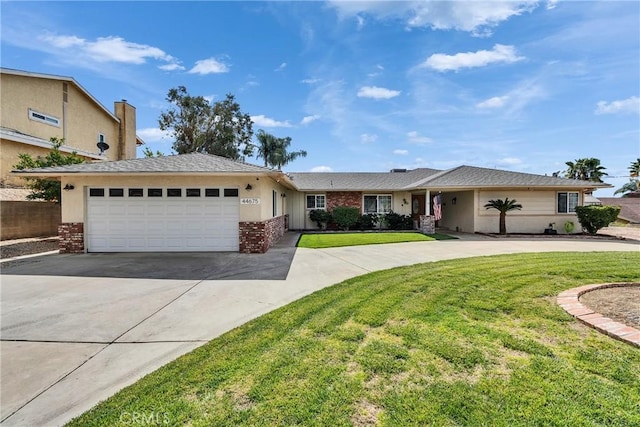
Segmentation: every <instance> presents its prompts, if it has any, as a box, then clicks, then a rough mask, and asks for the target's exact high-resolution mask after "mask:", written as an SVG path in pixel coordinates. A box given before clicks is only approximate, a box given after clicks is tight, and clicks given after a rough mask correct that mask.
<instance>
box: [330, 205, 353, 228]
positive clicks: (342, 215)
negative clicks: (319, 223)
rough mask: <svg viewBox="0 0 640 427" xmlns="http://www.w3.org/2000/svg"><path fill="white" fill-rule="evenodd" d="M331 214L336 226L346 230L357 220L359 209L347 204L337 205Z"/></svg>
mask: <svg viewBox="0 0 640 427" xmlns="http://www.w3.org/2000/svg"><path fill="white" fill-rule="evenodd" d="M332 214H333V220H334V221H335V222H336V224H337V225H338V227H340V228H341V229H343V230H348V229H349V228H351V227H353V226H354V225H356V222H358V218H359V217H360V209H358V208H352V207H349V206H337V207H335V208H333V212H332Z"/></svg>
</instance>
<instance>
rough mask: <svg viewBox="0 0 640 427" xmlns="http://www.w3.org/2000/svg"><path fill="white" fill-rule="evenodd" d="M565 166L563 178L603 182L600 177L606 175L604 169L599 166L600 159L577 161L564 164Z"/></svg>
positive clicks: (591, 158) (590, 158)
mask: <svg viewBox="0 0 640 427" xmlns="http://www.w3.org/2000/svg"><path fill="white" fill-rule="evenodd" d="M565 164H566V165H567V166H568V167H567V170H566V171H565V173H564V176H565V178H570V179H579V180H582V181H593V182H603V181H602V177H603V176H605V175H607V173H606V172H605V169H606V168H605V167H604V166H602V165H601V164H600V159H596V158H594V157H589V158H584V159H578V160H576V161H575V162H566V163H565Z"/></svg>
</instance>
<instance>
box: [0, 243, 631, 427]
mask: <svg viewBox="0 0 640 427" xmlns="http://www.w3.org/2000/svg"><path fill="white" fill-rule="evenodd" d="M461 237H462V239H460V240H448V241H436V242H414V243H398V244H388V245H371V246H354V247H342V248H330V249H316V250H314V249H304V248H299V249H298V250H297V251H296V253H295V256H294V259H293V262H292V264H291V267H290V270H289V273H288V275H287V278H286V280H197V279H196V280H194V279H191V280H189V279H186V280H178V279H157V278H156V279H142V278H109V277H68V276H33V275H29V276H27V275H25V276H19V275H3V276H2V340H3V341H2V346H1V348H0V358H1V359H2V390H1V392H2V400H1V402H2V419H3V420H4V421H3V423H2V424H3V425H6V426H10V425H24V426H33V425H47V426H50V425H61V424H64V423H65V422H67V421H69V420H70V419H71V418H73V417H75V416H77V415H80V414H81V413H83V412H85V411H86V410H88V409H90V408H91V407H92V406H94V405H95V404H97V403H98V402H100V401H101V400H104V399H106V398H108V397H109V396H111V395H112V394H114V393H116V392H117V391H118V390H120V389H122V388H123V387H125V386H127V385H129V384H132V383H133V382H135V381H136V380H138V379H139V378H141V377H142V376H144V375H146V374H148V373H150V372H152V371H154V370H156V369H158V368H159V367H161V366H162V365H164V364H166V363H168V362H170V361H171V360H173V359H175V358H177V357H179V356H180V355H182V354H185V353H187V352H189V351H191V350H193V349H194V348H196V347H198V346H201V345H202V344H204V343H206V342H207V341H209V340H211V339H213V338H215V337H217V336H219V335H221V334H223V333H225V332H227V331H229V330H231V329H233V328H235V327H237V326H240V325H242V324H244V323H246V322H247V321H249V320H251V319H253V318H256V317H258V316H260V315H262V314H264V313H267V312H269V311H271V310H274V309H276V308H278V307H281V306H284V305H286V304H288V303H290V302H292V301H295V300H297V299H299V298H301V297H303V296H305V295H308V294H310V293H313V292H315V291H317V290H319V289H322V288H324V287H327V286H330V285H333V284H336V283H339V282H341V281H343V280H345V279H348V278H351V277H354V276H359V275H362V274H366V273H368V272H371V271H377V270H384V269H388V268H392V267H398V266H405V265H411V264H416V263H422V262H430V261H439V260H446V259H454V258H466V257H474V256H488V255H497V254H513V253H525V252H550V251H582V252H585V251H588V252H591V251H636V252H637V251H638V242H629V241H615V240H570V239H567V240H563V239H521V238H514V239H494V238H483V237H480V236H473V235H469V236H461ZM69 259H72V258H69ZM252 260H253V261H252V262H257V261H256V259H255V258H252ZM254 267H255V266H254ZM25 302H29V303H28V304H27V303H25ZM16 313H19V314H16ZM31 318H39V319H42V321H41V322H31V323H30V322H29V321H26V320H24V319H31Z"/></svg>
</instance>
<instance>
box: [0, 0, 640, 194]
mask: <svg viewBox="0 0 640 427" xmlns="http://www.w3.org/2000/svg"><path fill="white" fill-rule="evenodd" d="M1 6H2V16H1V24H2V30H1V37H2V45H1V48H2V51H1V61H2V66H3V67H8V68H16V69H21V70H27V71H34V72H41V73H49V74H58V75H65V76H71V77H73V78H75V79H76V80H77V81H78V82H79V83H80V84H81V85H82V86H84V87H85V88H86V89H87V90H88V91H89V92H90V93H92V94H93V95H94V96H95V97H96V98H97V99H98V100H100V101H101V102H102V103H103V104H104V105H105V106H107V107H108V108H110V109H111V108H112V105H113V101H116V100H120V99H127V100H128V101H129V103H131V104H132V105H134V106H135V107H136V109H137V126H138V135H139V136H141V137H142V138H143V139H144V140H145V141H146V143H147V145H148V146H149V147H150V148H151V149H153V150H154V151H155V150H160V151H162V152H164V153H167V154H168V153H170V152H171V143H172V140H171V138H169V137H166V136H164V137H163V134H162V132H160V131H159V129H158V117H159V115H160V113H161V112H162V111H164V110H166V109H167V108H168V105H167V103H166V100H165V97H166V95H167V91H168V90H169V89H170V88H173V87H176V86H179V85H184V86H186V87H187V89H188V91H189V93H190V94H192V95H202V96H205V97H207V98H208V99H211V100H212V101H216V100H220V99H223V98H224V96H225V94H226V93H232V94H234V95H235V96H236V99H237V101H238V102H239V104H240V106H241V108H242V110H243V111H244V112H245V113H248V114H250V115H251V116H252V118H253V121H254V131H257V130H258V129H264V130H265V131H267V132H269V133H272V134H274V135H276V136H279V137H284V136H290V137H291V138H292V141H293V142H292V148H293V149H294V150H297V149H305V150H306V151H307V152H308V153H309V154H308V156H307V157H306V158H303V159H299V160H296V161H295V162H293V163H292V164H290V165H288V166H287V167H286V168H285V170H288V171H336V172H341V171H387V170H389V169H391V168H416V167H430V168H436V169H447V168H450V167H455V166H458V165H461V164H466V165H474V166H481V167H490V168H500V169H507V170H514V171H520V172H530V173H539V174H545V173H546V174H551V173H553V172H555V171H563V170H565V169H566V166H565V164H564V163H565V162H566V161H569V160H575V159H577V158H581V157H597V158H599V159H601V161H602V164H603V165H604V166H605V167H606V168H607V172H609V174H610V175H611V176H612V177H611V178H608V179H607V180H606V181H607V182H609V183H611V184H613V185H615V187H616V188H617V187H620V186H621V185H622V184H624V183H625V182H627V181H628V178H626V176H627V175H628V171H627V167H628V166H629V164H630V163H631V162H632V161H634V160H635V159H636V158H638V157H639V156H640V86H639V85H640V83H639V76H640V29H639V28H640V25H639V22H640V2H637V1H604V2H596V1H587V2H576V1H542V2H536V1H511V2H495V1H494V2H477V1H474V2H453V1H449V2H431V1H422V2H379V1H357V2H331V1H329V2H206V1H199V2H150V1H143V2H125V1H118V2H38V3H36V2H25V1H21V2H6V1H3V2H2V5H1ZM247 160H248V161H249V162H252V163H256V164H261V161H260V160H259V159H253V158H249V159H247ZM612 192H613V189H611V190H599V191H598V192H597V193H596V195H600V196H606V195H610V194H611V193H612Z"/></svg>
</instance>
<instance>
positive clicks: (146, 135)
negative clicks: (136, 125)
mask: <svg viewBox="0 0 640 427" xmlns="http://www.w3.org/2000/svg"><path fill="white" fill-rule="evenodd" d="M136 135H138V136H139V137H140V138H142V140H143V141H144V142H158V141H165V140H167V139H172V138H171V134H170V133H169V132H167V131H164V130H160V129H159V128H144V129H138V130H136Z"/></svg>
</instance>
